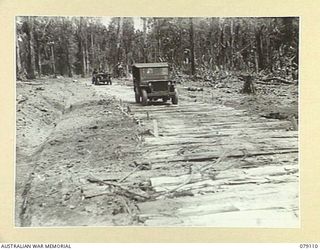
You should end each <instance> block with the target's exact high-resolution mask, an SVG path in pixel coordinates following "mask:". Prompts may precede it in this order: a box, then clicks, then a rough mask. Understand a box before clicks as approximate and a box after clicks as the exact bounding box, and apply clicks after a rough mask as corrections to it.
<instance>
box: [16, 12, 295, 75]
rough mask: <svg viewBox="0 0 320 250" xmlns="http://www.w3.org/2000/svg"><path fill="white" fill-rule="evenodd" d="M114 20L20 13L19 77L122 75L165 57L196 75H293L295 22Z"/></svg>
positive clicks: (285, 19) (279, 20)
mask: <svg viewBox="0 0 320 250" xmlns="http://www.w3.org/2000/svg"><path fill="white" fill-rule="evenodd" d="M141 21H142V23H143V26H142V28H141V30H140V29H135V26H134V19H133V18H132V17H113V18H112V19H111V20H110V22H109V23H108V25H107V26H106V25H105V24H104V23H103V22H102V20H101V18H98V17H97V18H92V17H18V18H17V22H16V62H17V64H16V71H17V77H18V78H30V79H33V78H35V77H41V76H43V75H52V76H55V75H56V74H59V75H65V76H70V77H71V76H73V75H74V74H75V75H81V76H83V77H85V76H88V75H89V74H90V73H91V72H92V70H93V69H94V68H101V69H104V70H108V71H114V70H115V69H116V68H117V65H119V64H120V63H122V64H123V66H124V69H125V73H128V72H129V68H130V65H131V64H132V63H134V62H160V61H168V62H169V63H170V64H171V65H172V67H173V68H174V69H179V70H180V71H182V72H185V73H188V74H191V75H199V74H202V73H203V72H211V73H212V74H213V73H215V72H217V71H221V70H223V71H225V70H228V71H254V72H256V73H259V72H261V71H264V72H269V73H273V74H278V75H279V76H282V77H286V78H292V79H297V77H298V74H297V72H298V61H299V58H298V54H299V53H298V48H299V19H298V18H295V17H282V18H280V17H277V18H249V17H241V18H240V17H239V18H221V17H217V18H215V17H211V18H210V17H201V18H174V17H170V18H162V17H154V18H151V17H144V18H141Z"/></svg>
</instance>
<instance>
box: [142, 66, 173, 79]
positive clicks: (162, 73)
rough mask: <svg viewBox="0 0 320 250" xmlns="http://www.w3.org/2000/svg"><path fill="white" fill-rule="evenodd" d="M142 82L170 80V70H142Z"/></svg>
mask: <svg viewBox="0 0 320 250" xmlns="http://www.w3.org/2000/svg"><path fill="white" fill-rule="evenodd" d="M140 72H141V79H142V80H168V75H169V70H168V68H145V69H141V71H140Z"/></svg>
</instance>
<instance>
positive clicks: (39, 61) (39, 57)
mask: <svg viewBox="0 0 320 250" xmlns="http://www.w3.org/2000/svg"><path fill="white" fill-rule="evenodd" d="M41 60H42V59H41V49H40V46H39V47H38V65H39V72H38V74H39V77H41V75H42V62H41Z"/></svg>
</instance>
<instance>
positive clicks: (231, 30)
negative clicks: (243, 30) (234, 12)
mask: <svg viewBox="0 0 320 250" xmlns="http://www.w3.org/2000/svg"><path fill="white" fill-rule="evenodd" d="M230 34H231V37H230V40H231V41H230V52H231V53H230V66H231V69H232V70H234V61H233V55H234V21H233V19H232V20H231V24H230Z"/></svg>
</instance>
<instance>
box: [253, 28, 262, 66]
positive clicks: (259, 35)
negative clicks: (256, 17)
mask: <svg viewBox="0 0 320 250" xmlns="http://www.w3.org/2000/svg"><path fill="white" fill-rule="evenodd" d="M255 33H256V47H257V56H258V68H259V69H260V70H261V69H264V59H263V53H262V51H263V49H262V27H259V28H257V30H256V32H255Z"/></svg>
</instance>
